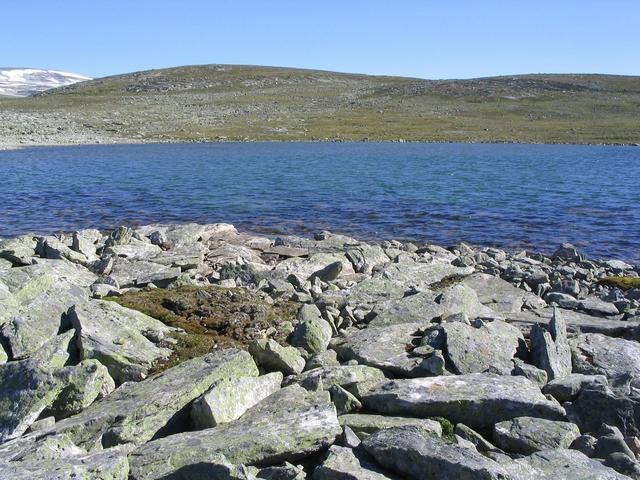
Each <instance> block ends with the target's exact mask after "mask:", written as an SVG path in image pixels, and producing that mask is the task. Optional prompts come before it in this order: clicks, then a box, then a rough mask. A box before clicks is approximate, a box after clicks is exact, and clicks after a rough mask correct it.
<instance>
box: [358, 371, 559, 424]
mask: <svg viewBox="0 0 640 480" xmlns="http://www.w3.org/2000/svg"><path fill="white" fill-rule="evenodd" d="M354 394H355V395H356V396H357V397H358V398H359V399H360V400H361V401H362V403H363V405H364V406H365V407H367V408H369V409H371V410H373V411H376V412H380V413H383V414H391V415H406V416H414V417H422V418H425V417H433V416H441V417H445V418H447V419H449V420H450V421H452V422H454V423H458V422H462V423H464V424H465V425H468V426H470V427H471V428H484V427H487V426H491V425H494V424H496V423H498V422H501V421H503V420H509V419H512V418H516V417H523V416H532V417H540V418H547V419H549V420H563V419H564V415H565V412H564V410H563V409H562V408H561V407H560V406H559V405H558V404H557V403H555V402H551V401H549V400H547V399H546V398H545V397H544V395H542V393H541V392H540V390H539V388H538V386H537V385H536V384H534V383H532V382H530V381H529V380H527V379H526V378H524V377H509V376H502V375H493V374H481V373H472V374H469V375H457V376H440V377H432V378H413V379H400V380H389V381H385V382H380V383H376V384H369V383H362V384H357V385H356V386H355V387H354Z"/></svg>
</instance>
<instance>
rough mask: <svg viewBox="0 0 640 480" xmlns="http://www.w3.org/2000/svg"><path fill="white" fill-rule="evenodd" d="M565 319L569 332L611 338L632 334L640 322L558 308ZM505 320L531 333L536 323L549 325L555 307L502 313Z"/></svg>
mask: <svg viewBox="0 0 640 480" xmlns="http://www.w3.org/2000/svg"><path fill="white" fill-rule="evenodd" d="M558 311H559V312H560V313H561V315H562V318H563V319H564V321H565V323H566V325H567V330H569V331H570V332H578V333H602V334H605V335H610V336H614V337H617V336H621V335H624V334H625V333H629V332H631V330H633V329H634V328H635V327H638V326H640V322H635V321H631V320H628V321H620V320H609V319H606V318H600V317H594V316H591V315H586V314H584V313H579V312H574V311H573V310H566V309H564V308H558ZM500 315H502V316H503V318H504V320H505V321H507V322H509V323H512V324H514V325H516V326H517V327H520V328H522V329H523V331H529V330H530V329H531V327H532V326H533V325H535V324H536V323H539V324H543V325H547V324H548V323H549V322H550V321H551V318H552V317H553V307H547V308H540V309H536V310H527V311H524V312H513V313H502V314H500Z"/></svg>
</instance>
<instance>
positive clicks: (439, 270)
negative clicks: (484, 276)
mask: <svg viewBox="0 0 640 480" xmlns="http://www.w3.org/2000/svg"><path fill="white" fill-rule="evenodd" d="M473 271H474V269H473V268H472V267H455V266H453V265H451V264H450V263H422V262H414V261H402V262H399V263H391V264H389V265H387V266H385V268H384V269H383V270H382V271H381V272H380V274H379V275H381V276H383V277H385V278H388V279H389V280H393V281H396V282H398V283H401V284H403V285H405V286H406V287H407V288H409V287H416V288H419V289H420V290H425V289H428V288H429V287H430V286H431V285H433V284H435V283H439V282H441V281H442V280H445V279H447V278H450V277H460V276H466V275H469V274H471V273H473Z"/></svg>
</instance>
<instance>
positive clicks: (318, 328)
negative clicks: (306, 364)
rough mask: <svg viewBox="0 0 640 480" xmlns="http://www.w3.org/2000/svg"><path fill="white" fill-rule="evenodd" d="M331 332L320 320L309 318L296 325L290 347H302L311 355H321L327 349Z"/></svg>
mask: <svg viewBox="0 0 640 480" xmlns="http://www.w3.org/2000/svg"><path fill="white" fill-rule="evenodd" d="M332 334H333V330H332V329H331V325H329V323H328V322H327V321H326V320H324V319H322V318H309V319H307V320H305V321H303V322H300V323H299V324H298V325H296V328H295V330H294V331H293V335H292V336H291V345H294V346H296V347H302V348H304V349H305V350H306V351H307V352H309V353H311V354H315V353H321V352H324V351H325V350H326V349H327V346H328V345H329V342H330V341H331V336H332Z"/></svg>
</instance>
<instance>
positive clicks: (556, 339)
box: [530, 308, 571, 380]
mask: <svg viewBox="0 0 640 480" xmlns="http://www.w3.org/2000/svg"><path fill="white" fill-rule="evenodd" d="M530 338H531V359H532V363H533V364H534V365H536V366H537V367H538V368H540V369H542V370H544V371H546V372H547V378H548V379H549V380H553V379H554V378H562V377H566V376H567V375H569V374H570V373H571V348H570V347H569V343H568V341H567V326H566V324H565V323H564V320H563V318H562V316H561V314H560V311H559V310H558V309H556V308H554V310H553V317H552V318H551V321H550V322H549V325H548V326H547V327H546V328H545V327H542V326H539V325H534V326H533V328H532V329H531V335H530Z"/></svg>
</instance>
